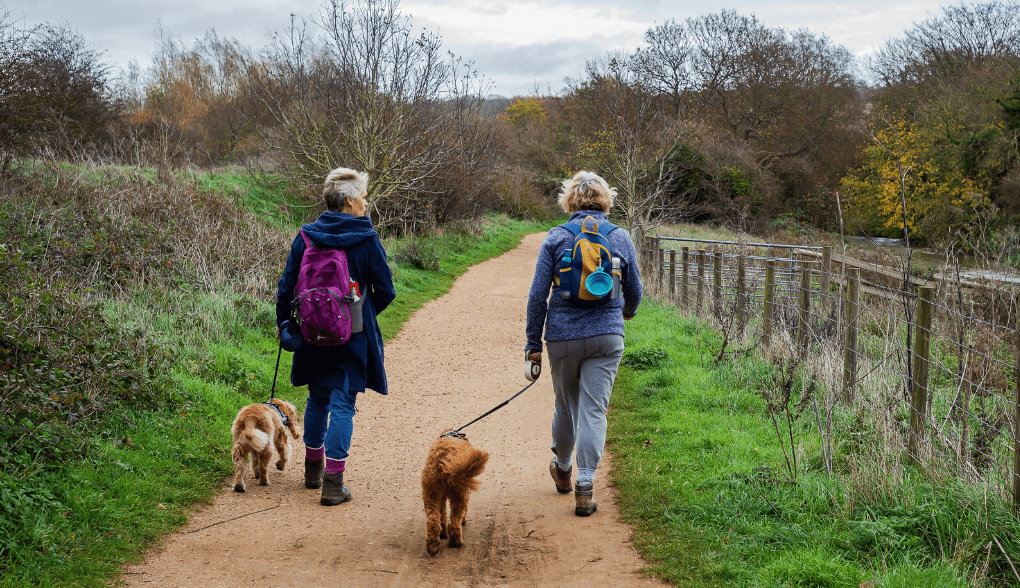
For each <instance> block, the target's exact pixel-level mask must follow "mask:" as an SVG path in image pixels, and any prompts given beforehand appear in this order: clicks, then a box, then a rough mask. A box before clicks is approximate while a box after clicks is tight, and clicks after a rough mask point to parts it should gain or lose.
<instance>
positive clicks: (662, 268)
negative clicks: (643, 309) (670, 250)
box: [655, 237, 666, 292]
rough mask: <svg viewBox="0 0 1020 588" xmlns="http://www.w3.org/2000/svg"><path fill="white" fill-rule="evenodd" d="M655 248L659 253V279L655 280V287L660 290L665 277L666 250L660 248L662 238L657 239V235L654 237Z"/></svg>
mask: <svg viewBox="0 0 1020 588" xmlns="http://www.w3.org/2000/svg"><path fill="white" fill-rule="evenodd" d="M655 249H656V250H657V251H658V253H659V271H658V276H659V279H658V280H657V281H656V284H657V285H658V288H656V290H658V291H660V292H661V291H662V290H661V288H662V286H663V278H665V277H666V250H665V249H663V248H662V240H661V239H659V238H658V237H656V238H655Z"/></svg>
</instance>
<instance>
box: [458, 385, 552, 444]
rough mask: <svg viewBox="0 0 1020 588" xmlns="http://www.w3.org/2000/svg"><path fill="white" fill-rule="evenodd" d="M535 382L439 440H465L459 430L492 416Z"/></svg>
mask: <svg viewBox="0 0 1020 588" xmlns="http://www.w3.org/2000/svg"><path fill="white" fill-rule="evenodd" d="M537 381H538V380H535V382H537ZM535 382H531V383H530V384H528V385H527V386H525V387H524V388H522V389H521V391H520V392H518V393H517V394H514V395H513V396H511V397H510V398H507V399H506V400H504V401H503V402H502V404H500V405H499V406H496V407H495V408H493V409H492V410H490V411H489V412H487V413H485V414H483V415H482V416H480V417H478V418H476V419H475V420H473V421H471V422H470V423H468V424H466V425H464V426H461V427H457V428H456V429H454V430H452V431H447V432H446V433H443V434H442V435H440V436H439V437H440V439H441V438H443V437H456V438H458V439H464V438H465V437H464V435H461V434H460V430H461V429H466V428H468V427H470V426H471V425H473V424H475V423H477V422H478V421H480V420H482V419H484V418H485V417H487V416H489V415H490V414H492V413H494V412H496V411H497V410H499V409H501V408H503V407H504V406H506V405H508V404H510V401H511V400H513V399H514V398H517V397H518V396H520V395H521V394H524V391H525V390H527V389H528V388H531V387H532V386H534V385H535Z"/></svg>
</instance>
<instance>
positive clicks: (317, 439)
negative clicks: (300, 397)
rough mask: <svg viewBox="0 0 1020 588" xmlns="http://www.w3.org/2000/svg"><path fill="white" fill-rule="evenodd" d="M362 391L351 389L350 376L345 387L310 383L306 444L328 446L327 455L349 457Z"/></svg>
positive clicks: (306, 409) (314, 446)
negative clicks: (356, 412)
mask: <svg viewBox="0 0 1020 588" xmlns="http://www.w3.org/2000/svg"><path fill="white" fill-rule="evenodd" d="M357 399H358V393H357V392H353V391H351V390H350V384H348V380H347V376H346V375H345V376H344V385H343V387H342V388H327V387H325V386H316V385H314V384H309V385H308V404H307V405H306V406H305V423H304V426H305V436H304V441H305V446H306V447H311V448H313V449H314V448H316V447H322V446H323V445H325V446H326V457H328V458H330V459H338V460H342V459H347V455H348V453H347V452H348V451H350V449H351V434H352V433H353V432H354V403H355V401H357Z"/></svg>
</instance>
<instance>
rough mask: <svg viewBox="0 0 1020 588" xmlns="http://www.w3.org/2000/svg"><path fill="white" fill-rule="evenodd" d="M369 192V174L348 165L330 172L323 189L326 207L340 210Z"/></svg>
mask: <svg viewBox="0 0 1020 588" xmlns="http://www.w3.org/2000/svg"><path fill="white" fill-rule="evenodd" d="M367 194H368V174H366V173H364V172H359V171H355V170H353V169H349V168H346V167H338V168H336V169H335V170H333V171H331V172H329V175H327V176H326V182H325V184H324V187H323V189H322V199H323V200H324V201H325V202H326V208H328V209H329V210H333V211H340V210H341V209H343V207H344V204H347V203H348V201H352V200H357V199H358V198H363V197H364V196H366V195H367Z"/></svg>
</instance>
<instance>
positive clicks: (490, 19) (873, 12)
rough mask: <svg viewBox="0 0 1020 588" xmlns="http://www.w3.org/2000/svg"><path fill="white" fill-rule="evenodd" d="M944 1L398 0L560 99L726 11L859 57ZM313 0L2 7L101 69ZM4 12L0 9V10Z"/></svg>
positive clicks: (104, 0) (233, 33)
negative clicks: (655, 41) (93, 53)
mask: <svg viewBox="0 0 1020 588" xmlns="http://www.w3.org/2000/svg"><path fill="white" fill-rule="evenodd" d="M955 3H956V2H945V1H944V0H935V1H932V0H928V1H927V2H922V1H919V0H889V1H881V0H858V1H851V0H828V1H812V0H801V1H797V2H768V1H757V2H755V1H752V0H729V1H726V2H720V1H718V0H705V1H703V2H700V3H697V4H695V3H693V2H677V1H671V2H670V1H659V0H629V1H619V0H617V1H613V2H609V1H605V0H579V1H574V2H567V1H562V0H528V1H512V2H508V1H502V0H487V1H486V0H404V1H403V2H401V4H400V6H401V11H402V12H403V13H404V14H409V15H411V16H412V17H413V19H414V22H415V24H416V25H417V26H419V27H426V28H428V29H430V30H432V31H437V32H438V33H439V34H440V35H441V36H442V38H443V45H444V47H445V48H447V49H450V50H451V51H453V52H454V53H456V54H458V55H461V56H463V57H465V58H467V59H470V60H473V61H474V62H475V64H476V66H477V69H478V71H479V72H480V73H482V74H484V75H485V76H486V77H487V78H488V79H489V80H491V82H492V85H491V87H492V93H495V94H502V95H504V96H513V95H520V94H530V93H533V92H534V90H535V89H536V88H537V89H539V90H540V91H541V92H543V93H544V92H547V91H552V92H558V91H559V90H560V89H561V88H562V87H563V85H564V83H563V80H564V77H577V76H579V75H580V74H581V73H583V68H584V63H585V61H586V60H588V59H590V58H592V57H594V56H598V55H603V54H605V53H606V52H607V51H612V50H619V49H622V50H628V51H629V50H633V49H635V48H636V47H638V46H640V45H641V37H642V35H643V34H644V32H645V31H646V30H648V28H650V27H652V26H654V25H655V24H660V23H662V22H664V21H666V20H669V19H676V20H683V19H685V18H687V17H690V16H698V15H701V14H707V13H710V12H718V11H719V10H721V9H723V8H728V9H734V10H737V11H738V12H740V13H742V14H752V13H753V14H755V15H756V16H757V17H758V19H759V20H760V21H762V22H763V23H764V24H765V25H767V26H772V27H777V26H778V27H784V28H787V29H796V28H801V27H806V28H808V29H810V30H811V31H813V32H815V33H824V34H825V35H827V36H828V37H829V38H830V39H832V40H833V41H834V42H836V43H840V44H842V45H844V46H846V47H847V48H848V49H850V51H851V52H853V53H855V54H857V55H864V54H867V53H869V52H871V51H873V50H875V49H876V48H877V47H879V46H880V45H881V44H882V42H883V41H884V40H885V39H887V38H890V37H895V36H898V35H900V34H901V33H902V32H903V31H904V29H906V28H909V27H910V26H911V23H912V22H920V21H922V20H924V19H925V18H926V17H927V16H928V15H929V14H930V13H931V11H939V6H941V5H946V4H955ZM321 5H322V2H321V0H287V1H283V0H14V1H12V0H0V7H3V8H6V9H7V10H9V11H10V13H11V16H12V17H14V18H15V19H18V20H19V21H20V22H21V24H23V25H24V26H32V25H35V24H39V23H43V22H50V23H56V22H64V23H67V24H70V25H71V26H72V27H74V28H76V29H77V30H78V31H80V32H81V33H82V34H83V35H84V36H85V38H86V39H87V40H89V41H90V42H92V43H94V44H95V46H96V47H97V48H98V49H100V50H101V51H103V52H104V56H105V59H106V61H107V63H109V64H111V65H112V66H114V68H117V67H123V66H125V65H126V64H127V63H128V61H129V60H130V59H135V60H137V61H138V63H139V64H140V65H142V67H145V66H147V64H148V63H149V61H150V57H149V56H150V54H151V53H152V50H153V46H154V43H153V38H154V35H153V33H154V29H155V26H156V23H157V22H161V23H162V25H163V27H164V28H165V29H166V30H168V31H169V32H171V33H172V34H173V35H175V36H177V37H179V38H181V39H182V40H184V41H185V42H186V43H187V44H189V45H190V44H191V42H192V41H193V40H194V39H195V38H198V37H201V36H203V35H204V34H205V32H206V31H208V30H209V29H215V30H216V32H217V33H218V34H219V35H221V36H226V37H233V38H236V39H237V40H239V41H241V42H242V43H244V44H246V45H248V46H249V47H252V48H259V47H262V46H263V45H265V43H266V41H267V39H268V38H269V37H270V36H271V35H272V32H273V31H274V30H280V29H283V28H285V27H286V26H287V23H288V22H289V18H290V16H289V15H290V14H292V13H293V14H296V15H298V16H310V15H315V14H318V12H319V8H320V6H321ZM0 10H2V8H0Z"/></svg>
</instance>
